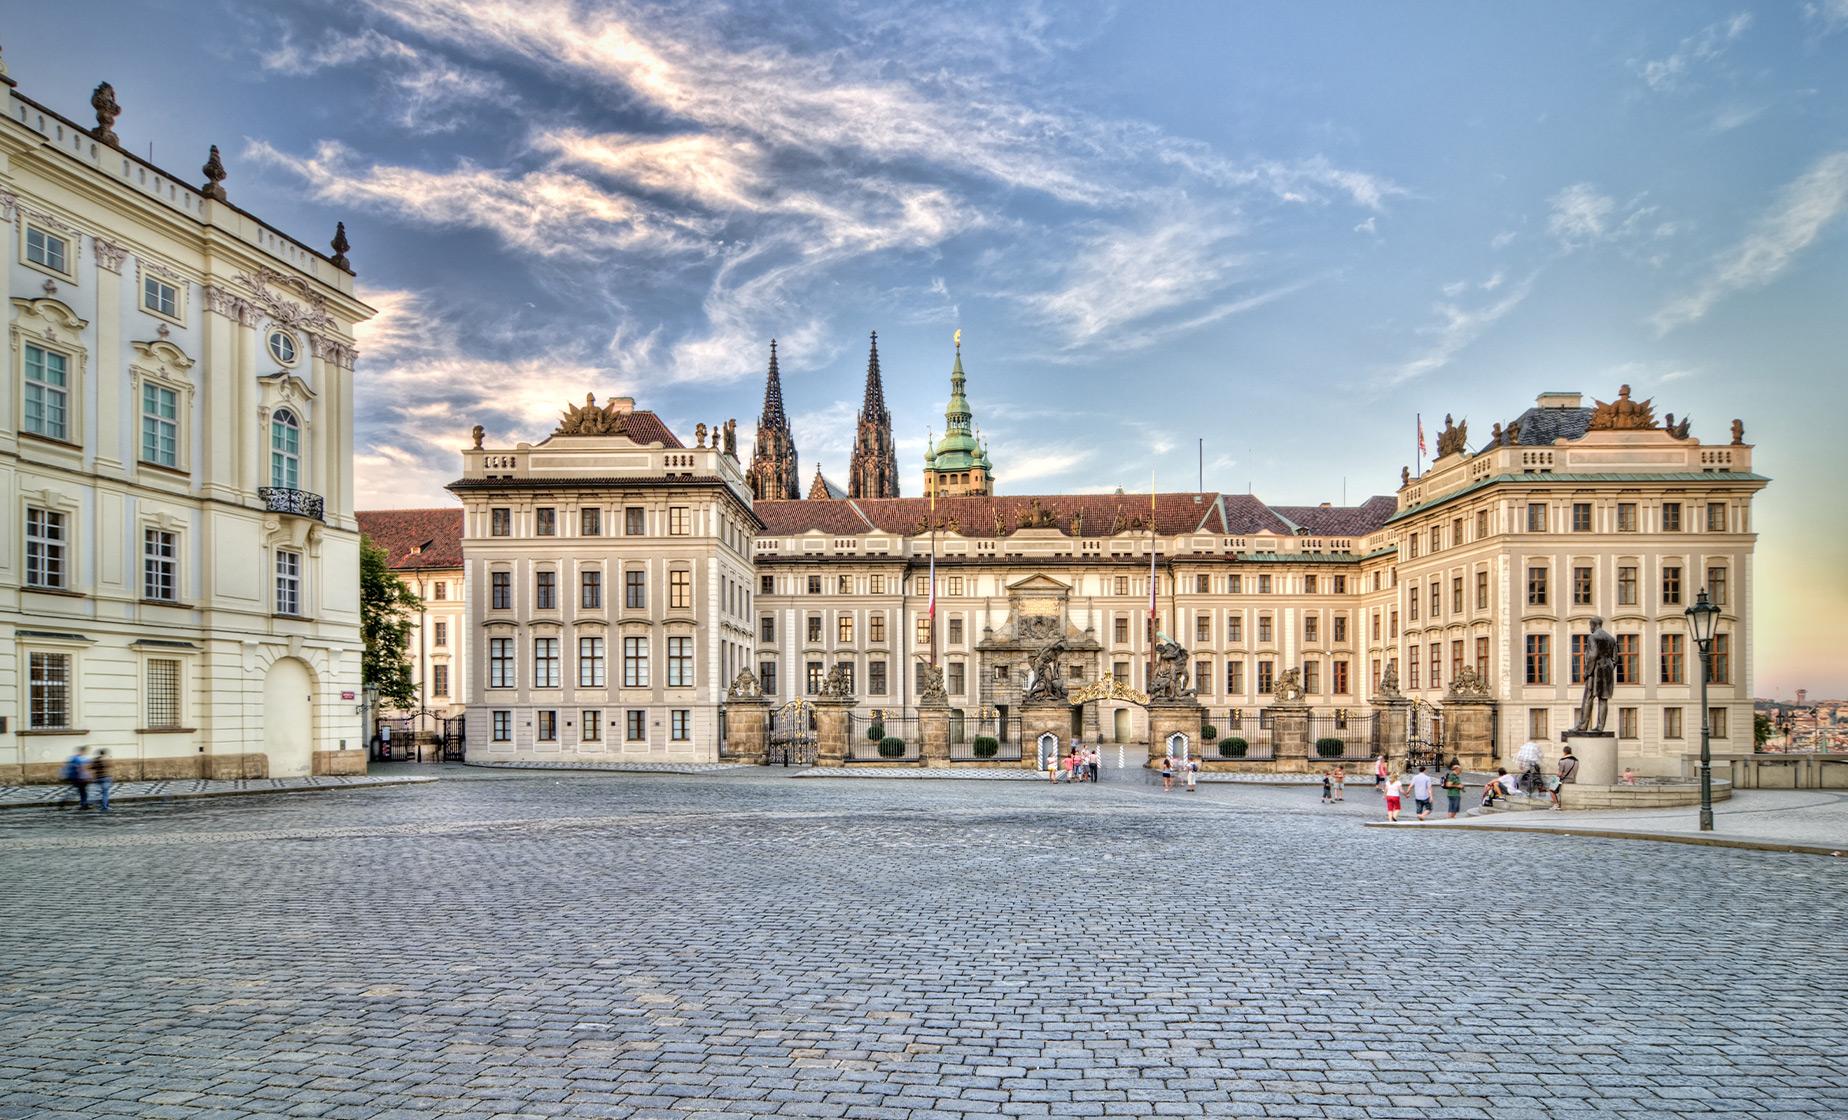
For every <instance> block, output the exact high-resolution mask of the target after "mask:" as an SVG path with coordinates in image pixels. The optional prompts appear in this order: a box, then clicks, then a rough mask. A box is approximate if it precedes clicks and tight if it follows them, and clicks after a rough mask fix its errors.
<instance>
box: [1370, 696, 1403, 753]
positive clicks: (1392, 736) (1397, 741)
mask: <svg viewBox="0 0 1848 1120" xmlns="http://www.w3.org/2000/svg"><path fill="white" fill-rule="evenodd" d="M1373 714H1374V718H1376V719H1378V720H1379V723H1380V726H1379V743H1380V747H1379V749H1380V750H1382V751H1384V752H1386V754H1387V756H1388V761H1390V760H1391V759H1392V758H1399V759H1401V760H1403V758H1404V756H1405V751H1406V745H1405V742H1406V740H1407V739H1408V738H1410V736H1411V729H1412V702H1411V701H1410V700H1407V699H1406V698H1405V697H1403V696H1399V695H1393V696H1381V697H1376V698H1375V699H1374V701H1373Z"/></svg>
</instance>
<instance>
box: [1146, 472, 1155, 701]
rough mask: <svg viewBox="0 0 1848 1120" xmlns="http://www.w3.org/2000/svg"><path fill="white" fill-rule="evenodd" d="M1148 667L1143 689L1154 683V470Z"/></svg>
mask: <svg viewBox="0 0 1848 1120" xmlns="http://www.w3.org/2000/svg"><path fill="white" fill-rule="evenodd" d="M1148 631H1149V643H1148V644H1149V667H1148V672H1147V674H1146V675H1145V676H1144V678H1143V686H1144V687H1143V691H1144V692H1147V691H1149V690H1150V689H1151V688H1153V687H1154V684H1155V472H1154V471H1152V470H1151V471H1150V472H1149V625H1148Z"/></svg>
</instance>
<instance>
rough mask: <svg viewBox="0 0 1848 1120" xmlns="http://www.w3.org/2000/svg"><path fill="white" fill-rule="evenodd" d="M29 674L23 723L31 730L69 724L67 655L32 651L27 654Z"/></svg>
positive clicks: (69, 662) (68, 657)
mask: <svg viewBox="0 0 1848 1120" xmlns="http://www.w3.org/2000/svg"><path fill="white" fill-rule="evenodd" d="M27 675H28V678H29V681H28V684H27V691H28V693H29V694H30V695H29V697H28V704H27V712H26V725H27V726H28V727H30V728H32V729H33V730H35V731H40V730H46V731H50V730H60V729H63V728H67V727H69V726H70V725H71V655H70V654H68V653H34V654H32V655H31V656H30V657H28V658H27Z"/></svg>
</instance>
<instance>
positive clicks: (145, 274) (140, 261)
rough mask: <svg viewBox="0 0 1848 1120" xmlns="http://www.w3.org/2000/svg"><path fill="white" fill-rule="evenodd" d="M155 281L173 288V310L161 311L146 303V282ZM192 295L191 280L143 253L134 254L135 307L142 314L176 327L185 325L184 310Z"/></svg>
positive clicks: (186, 309)
mask: <svg viewBox="0 0 1848 1120" xmlns="http://www.w3.org/2000/svg"><path fill="white" fill-rule="evenodd" d="M149 283H155V284H159V285H162V286H163V287H167V288H171V289H173V311H172V312H171V313H169V312H166V311H162V310H161V309H160V308H158V307H151V306H149V305H148V284H149ZM191 296H192V281H191V280H189V279H187V278H186V276H185V275H183V274H182V273H180V272H179V271H178V270H176V269H172V268H169V267H167V266H166V265H164V264H161V263H160V262H158V261H152V260H149V259H148V258H147V257H146V256H145V255H143V254H140V253H137V254H136V255H135V309H136V310H138V311H140V312H141V313H142V314H144V315H151V316H153V317H154V318H156V319H160V320H162V321H163V322H168V323H172V324H173V325H174V326H176V327H184V326H185V325H186V312H187V311H188V310H189V305H190V303H191Z"/></svg>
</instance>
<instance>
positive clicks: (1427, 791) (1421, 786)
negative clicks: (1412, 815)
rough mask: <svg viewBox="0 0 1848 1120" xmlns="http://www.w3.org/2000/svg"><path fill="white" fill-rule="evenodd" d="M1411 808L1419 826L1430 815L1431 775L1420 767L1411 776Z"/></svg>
mask: <svg viewBox="0 0 1848 1120" xmlns="http://www.w3.org/2000/svg"><path fill="white" fill-rule="evenodd" d="M1412 807H1413V808H1414V809H1415V810H1416V811H1417V813H1418V823H1419V824H1423V823H1424V820H1425V818H1426V817H1428V816H1430V815H1431V775H1429V774H1427V773H1425V768H1424V767H1422V766H1420V767H1419V768H1418V773H1416V774H1414V775H1412Z"/></svg>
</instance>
